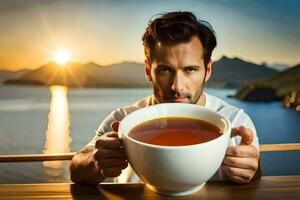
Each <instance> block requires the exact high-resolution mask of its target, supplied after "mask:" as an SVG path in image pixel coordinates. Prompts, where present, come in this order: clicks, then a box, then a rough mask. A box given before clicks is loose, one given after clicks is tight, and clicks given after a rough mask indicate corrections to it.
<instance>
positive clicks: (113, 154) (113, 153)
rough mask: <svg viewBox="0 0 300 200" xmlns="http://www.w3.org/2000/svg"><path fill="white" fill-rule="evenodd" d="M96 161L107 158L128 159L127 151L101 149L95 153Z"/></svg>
mask: <svg viewBox="0 0 300 200" xmlns="http://www.w3.org/2000/svg"><path fill="white" fill-rule="evenodd" d="M94 158H95V160H98V161H99V160H101V159H106V158H123V159H126V155H125V151H124V150H123V149H103V148H99V149H98V150H97V151H96V152H95V153H94Z"/></svg>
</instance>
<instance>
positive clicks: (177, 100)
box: [168, 97, 189, 103]
mask: <svg viewBox="0 0 300 200" xmlns="http://www.w3.org/2000/svg"><path fill="white" fill-rule="evenodd" d="M168 101H169V102H175V103H187V102H189V100H188V98H187V97H173V98H171V99H168Z"/></svg>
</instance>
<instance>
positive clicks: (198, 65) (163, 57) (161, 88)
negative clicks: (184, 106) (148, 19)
mask: <svg viewBox="0 0 300 200" xmlns="http://www.w3.org/2000/svg"><path fill="white" fill-rule="evenodd" d="M145 64H146V75H147V78H148V80H150V81H151V82H152V86H153V90H154V95H155V98H156V100H157V101H158V103H166V102H178V103H192V104H196V103H198V101H199V99H200V97H201V95H202V92H203V85H204V82H205V81H207V80H208V79H209V77H210V73H211V62H209V64H208V66H207V72H206V76H205V67H204V60H203V47H202V44H201V42H200V40H199V38H198V37H196V36H194V37H192V38H191V40H190V41H189V42H187V43H179V44H176V45H165V44H161V43H157V44H156V45H155V49H154V55H153V59H152V62H151V63H149V61H147V60H146V61H145Z"/></svg>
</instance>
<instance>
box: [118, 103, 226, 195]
mask: <svg viewBox="0 0 300 200" xmlns="http://www.w3.org/2000/svg"><path fill="white" fill-rule="evenodd" d="M160 117H188V118H195V119H201V120H204V121H206V122H209V123H211V124H214V125H215V126H217V127H218V128H220V129H221V130H222V132H223V134H222V135H221V136H219V137H217V138H216V139H213V140H211V141H208V142H205V143H200V144H194V145H187V146H160V145H153V144H148V143H143V142H140V141H137V140H135V139H133V138H131V137H130V136H128V134H129V132H130V131H131V130H132V129H133V128H134V127H136V126H137V125H139V124H141V123H143V122H145V121H149V120H152V119H155V118H160ZM230 130H231V125H230V122H229V121H228V120H227V119H226V118H224V117H223V116H222V115H220V114H219V113H217V112H215V111H213V110H211V109H208V108H205V107H201V106H198V105H194V104H183V103H164V104H157V105H154V106H149V107H145V108H142V109H139V110H136V111H134V112H132V113H130V114H129V115H127V116H126V117H125V118H124V119H123V120H122V121H121V123H120V126H119V135H120V137H121V138H122V139H123V142H124V148H125V152H126V155H127V157H128V160H129V163H130V165H131V166H132V168H133V170H134V171H135V173H136V174H137V175H138V176H139V177H140V178H141V179H142V180H143V181H144V183H145V184H146V185H147V186H148V187H149V188H150V189H151V190H153V191H155V192H157V193H160V194H164V195H169V196H182V195H188V194H191V193H194V192H196V191H198V190H199V189H200V188H202V187H203V186H204V185H205V183H206V181H208V180H209V179H210V178H211V177H212V176H213V175H214V173H215V172H216V171H217V170H218V168H219V167H220V165H221V163H222V160H223V159H224V156H225V152H226V148H227V147H228V143H229V139H230V132H231V131H230ZM170 140H172V138H170Z"/></svg>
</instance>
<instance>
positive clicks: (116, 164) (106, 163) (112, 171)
mask: <svg viewBox="0 0 300 200" xmlns="http://www.w3.org/2000/svg"><path fill="white" fill-rule="evenodd" d="M111 127H112V129H113V131H112V132H108V133H105V134H104V135H102V136H101V137H100V138H99V139H98V140H97V141H96V145H95V151H94V159H95V166H96V167H97V168H98V170H99V171H101V173H102V175H103V176H104V177H110V178H112V177H117V176H119V175H120V174H121V173H122V170H123V169H125V168H127V166H128V163H127V159H126V155H125V151H124V149H123V145H122V140H121V139H120V138H119V137H118V133H117V132H118V127H119V122H117V121H115V122H113V123H112V124H111Z"/></svg>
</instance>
